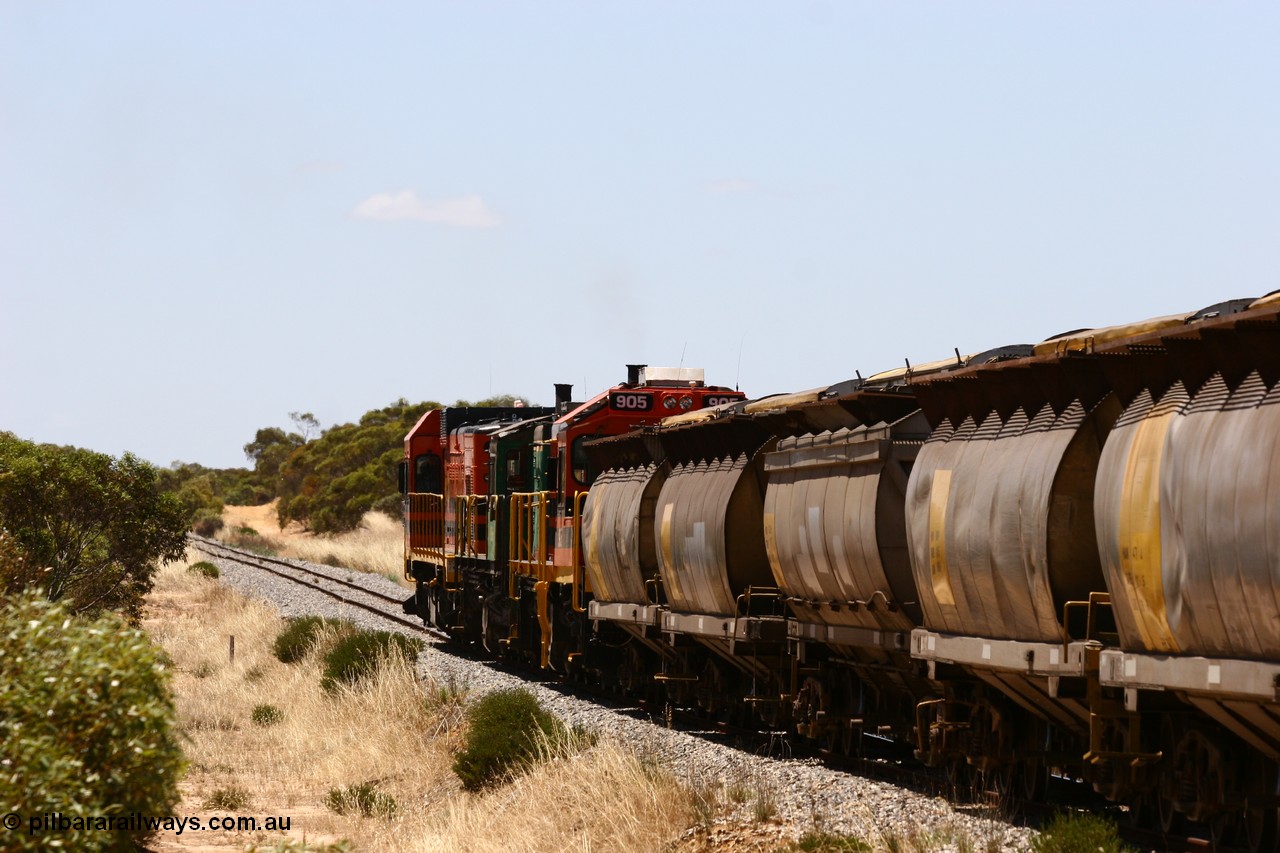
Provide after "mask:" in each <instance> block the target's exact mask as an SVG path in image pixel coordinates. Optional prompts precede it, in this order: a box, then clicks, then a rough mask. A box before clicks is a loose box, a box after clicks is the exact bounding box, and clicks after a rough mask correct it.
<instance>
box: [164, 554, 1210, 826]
mask: <svg viewBox="0 0 1280 853" xmlns="http://www.w3.org/2000/svg"><path fill="white" fill-rule="evenodd" d="M189 541H190V542H191V545H192V547H194V548H196V549H197V550H199V551H201V552H203V553H205V554H207V555H209V556H212V557H216V558H218V559H222V560H229V561H231V562H234V563H236V564H238V565H241V566H244V567H247V568H251V569H254V570H257V571H261V572H265V573H267V574H270V575H272V576H274V577H277V578H280V579H282V580H286V581H289V582H291V583H293V584H296V585H298V586H300V587H304V588H306V589H308V590H310V591H313V592H317V593H319V594H321V595H324V596H326V597H327V598H330V599H333V600H334V601H337V602H339V603H340V604H342V605H344V606H348V607H353V608H356V609H358V610H363V611H365V612H367V613H371V614H373V615H375V616H377V617H378V618H379V619H383V620H386V621H388V622H392V623H394V624H396V625H399V626H401V627H403V628H407V629H409V630H411V631H413V632H414V633H415V634H419V635H424V636H427V637H430V638H432V639H433V640H436V641H437V642H438V643H440V644H442V645H448V646H451V647H452V650H453V651H455V652H456V654H457V655H458V656H459V657H463V658H468V659H470V660H473V661H476V662H483V663H484V664H485V665H487V666H490V667H492V668H494V669H496V670H499V671H505V672H508V673H510V674H515V675H518V676H520V677H528V673H525V672H522V671H520V670H517V669H513V668H510V667H508V666H506V665H503V664H501V663H500V662H497V661H493V660H489V659H484V660H483V661H482V660H481V659H480V658H478V657H476V656H475V655H473V654H468V652H467V651H466V650H464V649H462V648H460V647H458V646H457V644H456V643H453V642H452V639H451V638H450V637H449V636H448V635H447V634H445V633H443V632H441V631H437V630H434V629H431V628H428V627H427V626H424V625H423V624H422V622H421V621H420V620H417V619H413V618H408V617H406V616H404V615H402V614H401V612H400V608H401V604H402V599H400V598H397V597H396V596H393V595H388V594H386V593H382V592H378V591H377V590H371V589H368V588H367V587H365V586H362V585H360V584H358V583H354V582H352V581H350V580H348V579H347V578H346V577H342V576H340V574H346V573H345V572H340V570H337V569H335V570H334V572H333V573H330V572H327V571H323V570H320V569H317V568H314V567H313V566H311V565H305V566H304V565H299V564H298V562H295V561H290V560H285V559H281V558H278V557H273V556H268V555H264V554H259V553H256V552H253V551H247V550H244V549H241V548H235V547H232V546H229V545H226V544H224V543H222V542H218V541H215V540H211V539H206V538H204V537H200V536H195V535H190V536H189ZM539 680H540V681H541V682H542V683H543V686H545V687H548V688H550V689H553V690H555V691H556V692H558V693H561V694H562V695H565V696H568V697H572V698H576V699H579V700H584V701H589V702H592V703H594V704H596V705H597V706H599V707H600V708H601V710H608V711H612V712H613V713H616V714H621V715H624V716H629V717H632V718H636V719H646V720H649V721H654V720H655V719H657V720H665V724H666V726H667V727H668V728H674V729H677V730H679V731H683V732H685V733H687V734H694V735H696V736H699V737H702V738H704V739H709V740H711V741H716V742H719V743H721V744H723V745H726V746H730V747H732V748H735V749H738V750H740V751H744V752H749V753H754V754H756V755H762V756H769V757H772V758H779V757H783V756H785V757H787V758H791V759H796V760H804V759H812V758H815V757H818V758H821V759H822V761H823V762H824V763H826V764H827V765H829V766H832V767H834V768H838V769H839V770H841V771H844V772H848V773H852V774H857V775H859V776H862V777H865V778H871V779H877V780H880V781H886V782H891V783H893V784H895V785H899V786H902V787H905V788H909V789H912V790H915V791H917V792H920V793H922V794H926V795H929V796H939V795H941V796H945V797H947V798H949V799H951V800H953V801H956V802H958V803H959V804H960V807H961V808H966V809H974V808H978V809H988V810H991V811H1001V810H1004V811H1005V814H1006V819H1008V820H1011V821H1013V822H1028V821H1029V822H1031V823H1032V824H1036V823H1039V822H1040V820H1041V819H1042V818H1043V817H1045V816H1047V815H1049V814H1051V813H1052V811H1053V810H1052V809H1051V808H1048V807H1044V806H1042V805H1039V804H1021V805H1019V806H1017V812H1016V813H1015V814H1009V812H1008V810H1007V809H1005V808H1004V807H1002V806H1001V805H1000V804H999V803H997V802H996V801H995V795H994V794H993V792H990V791H980V790H976V789H974V788H972V787H969V788H968V789H967V790H963V791H961V790H958V788H957V786H956V785H955V784H954V782H949V781H947V780H946V779H945V778H943V777H941V776H939V774H938V773H937V772H935V771H930V770H928V769H926V768H923V767H921V766H919V765H916V764H913V763H912V762H910V761H902V760H899V759H895V758H893V757H889V756H888V755H882V756H880V757H874V756H863V757H852V756H840V755H836V754H831V753H828V752H827V751H825V750H814V751H812V752H807V751H805V750H804V749H803V747H802V746H801V744H798V743H795V742H792V741H791V740H790V739H788V738H785V737H782V738H781V739H780V735H779V733H778V732H762V731H754V730H747V729H744V728H741V727H738V726H732V725H726V724H724V723H723V722H715V721H711V720H708V719H707V718H706V717H705V716H701V715H698V714H695V713H691V712H688V711H685V710H683V709H672V708H669V707H658V706H657V705H655V704H654V703H651V702H648V701H645V700H639V701H636V700H631V701H623V700H620V698H619V697H618V696H615V695H613V694H609V693H604V692H601V691H599V690H593V689H591V688H590V685H584V684H581V683H576V682H569V681H559V682H555V683H547V682H546V681H545V680H544V679H539ZM780 740H781V742H780ZM1053 782H1054V784H1055V788H1056V791H1055V795H1054V796H1053V800H1054V801H1055V803H1056V804H1057V805H1058V806H1059V807H1063V806H1065V807H1068V808H1072V809H1078V810H1085V811H1092V810H1094V809H1096V808H1101V807H1102V806H1103V805H1104V803H1103V802H1102V801H1101V800H1100V799H1099V798H1097V797H1095V796H1094V795H1092V793H1091V792H1087V791H1086V790H1085V789H1084V786H1083V785H1079V784H1076V783H1072V782H1070V781H1068V780H1064V779H1054V780H1053ZM1121 834H1122V836H1123V837H1124V838H1125V839H1126V840H1127V841H1129V842H1130V843H1135V844H1137V845H1139V846H1140V849H1142V850H1169V851H1204V850H1210V849H1214V848H1213V846H1212V844H1211V843H1210V842H1208V841H1207V840H1204V839H1200V838H1192V837H1174V836H1164V835H1160V834H1159V833H1153V832H1151V831H1149V830H1139V829H1135V828H1132V827H1125V826H1123V825H1122V827H1121ZM1218 849H1223V850H1228V849H1231V848H1227V847H1220V848H1218Z"/></svg>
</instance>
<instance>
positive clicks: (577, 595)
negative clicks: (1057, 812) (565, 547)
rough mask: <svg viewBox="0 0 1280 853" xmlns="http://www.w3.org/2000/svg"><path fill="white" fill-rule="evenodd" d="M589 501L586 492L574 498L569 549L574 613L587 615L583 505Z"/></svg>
mask: <svg viewBox="0 0 1280 853" xmlns="http://www.w3.org/2000/svg"><path fill="white" fill-rule="evenodd" d="M586 500H587V493H586V492H578V493H577V494H576V495H574V496H573V547H571V548H570V549H569V553H570V555H571V556H570V558H569V567H570V569H571V570H572V571H573V587H572V589H571V594H570V597H569V602H570V604H572V605H573V609H574V611H576V612H578V613H585V612H586V610H587V609H586V608H585V607H583V606H582V604H581V602H582V589H583V587H584V586H586V584H585V583H584V580H585V579H584V578H583V576H582V570H583V566H582V505H583V504H584V503H585V502H586Z"/></svg>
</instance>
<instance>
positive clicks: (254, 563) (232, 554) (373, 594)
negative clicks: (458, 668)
mask: <svg viewBox="0 0 1280 853" xmlns="http://www.w3.org/2000/svg"><path fill="white" fill-rule="evenodd" d="M187 538H188V540H189V541H190V542H191V544H192V546H193V547H194V548H196V549H197V550H200V551H203V552H205V553H206V554H209V555H210V556H214V557H219V558H221V559H224V560H231V561H232V562H235V563H240V564H241V565H244V566H249V567H250V568H254V569H261V570H262V571H264V572H267V573H268V574H272V575H275V576H276V577H279V578H283V579H284V580H287V581H292V582H294V583H296V584H298V585H299V586H304V587H306V588H307V589H311V590H314V591H316V592H319V593H323V594H324V595H327V596H329V597H330V598H333V599H336V600H338V601H340V602H342V603H343V604H349V605H351V606H352V607H356V608H359V609H360V610H365V611H368V612H369V613H372V614H374V615H375V616H378V617H379V618H382V619H386V620H387V621H389V622H394V623H396V624H397V625H403V626H404V627H406V628H412V629H413V630H414V631H417V632H419V633H422V634H426V635H428V636H430V637H434V638H436V639H439V640H447V639H448V637H447V636H446V635H445V634H442V633H440V632H438V631H433V630H431V629H430V628H428V627H426V626H425V625H423V624H422V620H420V619H409V618H406V617H404V616H401V615H399V614H397V613H394V612H388V611H387V610H386V609H384V608H383V607H379V606H377V605H374V604H369V603H368V602H364V601H358V600H356V599H354V598H350V597H348V596H345V595H343V594H342V593H339V592H335V591H334V590H332V589H326V588H325V587H324V586H322V585H321V584H318V583H313V582H311V581H309V580H307V579H305V578H303V577H300V576H299V574H303V575H311V576H312V577H314V578H319V579H320V580H322V581H326V582H328V583H333V584H338V585H340V586H345V587H348V588H350V589H353V590H355V591H357V592H359V593H360V594H361V595H364V596H367V597H369V598H373V599H377V600H379V601H383V602H386V603H387V604H390V605H393V606H394V607H396V608H399V607H400V605H401V602H402V599H399V598H396V597H395V596H392V595H387V594H386V593H381V592H377V591H375V590H371V589H366V588H365V587H363V586H360V585H359V584H356V583H352V582H351V581H348V580H344V579H343V578H338V577H334V576H333V575H330V574H326V573H325V572H318V571H315V570H314V569H309V568H306V567H305V566H299V565H297V564H295V563H291V562H288V561H287V560H281V559H278V558H276V557H268V556H265V555H263V554H255V553H253V552H250V551H244V550H241V549H239V548H233V547H231V546H229V545H224V544H223V543H221V542H215V541H214V540H212V539H205V538H204V537H202V536H195V535H192V534H189V535H188V537H187ZM273 566H276V567H280V568H273ZM282 569H287V570H288V571H282Z"/></svg>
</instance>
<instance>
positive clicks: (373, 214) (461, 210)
mask: <svg viewBox="0 0 1280 853" xmlns="http://www.w3.org/2000/svg"><path fill="white" fill-rule="evenodd" d="M352 212H353V213H354V214H355V215H356V217H357V218H358V219H376V220H378V221H380V222H395V221H396V220H400V219H415V220H417V221H419V222H433V223H435V224H437V225H452V226H453V227H455V228H492V227H493V226H495V225H500V224H501V223H502V219H501V217H499V216H498V214H496V213H494V212H493V211H492V210H490V209H489V206H488V205H486V204H485V203H484V199H482V198H481V197H480V196H478V195H464V196H459V197H458V198H443V199H439V200H436V201H424V200H423V199H420V198H418V194H417V193H415V192H414V191H413V190H401V191H400V192H398V193H378V194H376V195H371V196H369V197H368V198H366V199H365V200H364V201H362V202H360V203H359V204H357V205H356V209H355V210H354V211H352Z"/></svg>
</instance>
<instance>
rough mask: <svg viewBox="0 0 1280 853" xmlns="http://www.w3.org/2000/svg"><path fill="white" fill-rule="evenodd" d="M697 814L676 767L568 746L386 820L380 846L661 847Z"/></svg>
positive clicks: (428, 850) (500, 851) (483, 850)
mask: <svg viewBox="0 0 1280 853" xmlns="http://www.w3.org/2000/svg"><path fill="white" fill-rule="evenodd" d="M691 820H692V812H691V809H690V804H689V795H688V791H687V789H685V788H684V787H683V786H682V785H680V784H679V783H678V782H677V781H676V779H675V778H674V777H673V776H672V775H671V774H670V773H667V772H665V771H662V770H659V769H657V768H655V767H653V766H652V765H649V764H647V763H646V762H644V761H643V760H641V759H640V758H638V757H637V756H636V755H635V753H634V752H632V751H631V750H628V749H626V748H625V747H623V746H621V745H619V744H616V743H604V744H600V745H597V746H595V747H593V748H591V749H589V750H587V751H585V752H579V753H576V754H572V753H569V752H568V751H564V752H561V754H559V755H555V756H551V760H550V761H546V762H544V763H542V764H540V765H538V766H537V767H535V768H534V769H533V771H532V772H531V773H529V774H528V775H525V776H521V777H519V778H517V779H516V780H515V781H514V782H512V783H511V784H509V785H507V786H504V787H501V788H497V789H495V790H493V791H490V792H488V793H485V794H482V795H478V796H459V797H455V798H452V799H450V800H449V801H448V802H447V803H446V804H445V807H444V808H442V809H440V810H439V811H437V812H436V813H423V814H421V815H418V816H416V817H414V818H412V819H410V820H407V821H405V823H404V824H402V825H400V826H396V827H385V828H384V830H383V831H384V834H383V835H381V836H380V838H379V839H378V840H379V845H378V846H379V849H385V850H388V851H395V853H434V851H442V852H443V851H453V850H468V851H475V853H540V851H552V850H565V851H568V850H575V851H590V850H601V851H605V850H609V851H612V850H628V851H657V850H664V849H667V848H668V847H669V845H670V843H671V842H672V840H673V839H674V838H675V837H677V836H678V835H679V834H680V832H681V830H682V829H684V828H685V827H686V826H688V825H689V824H690V822H691ZM383 845H385V846H383Z"/></svg>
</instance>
